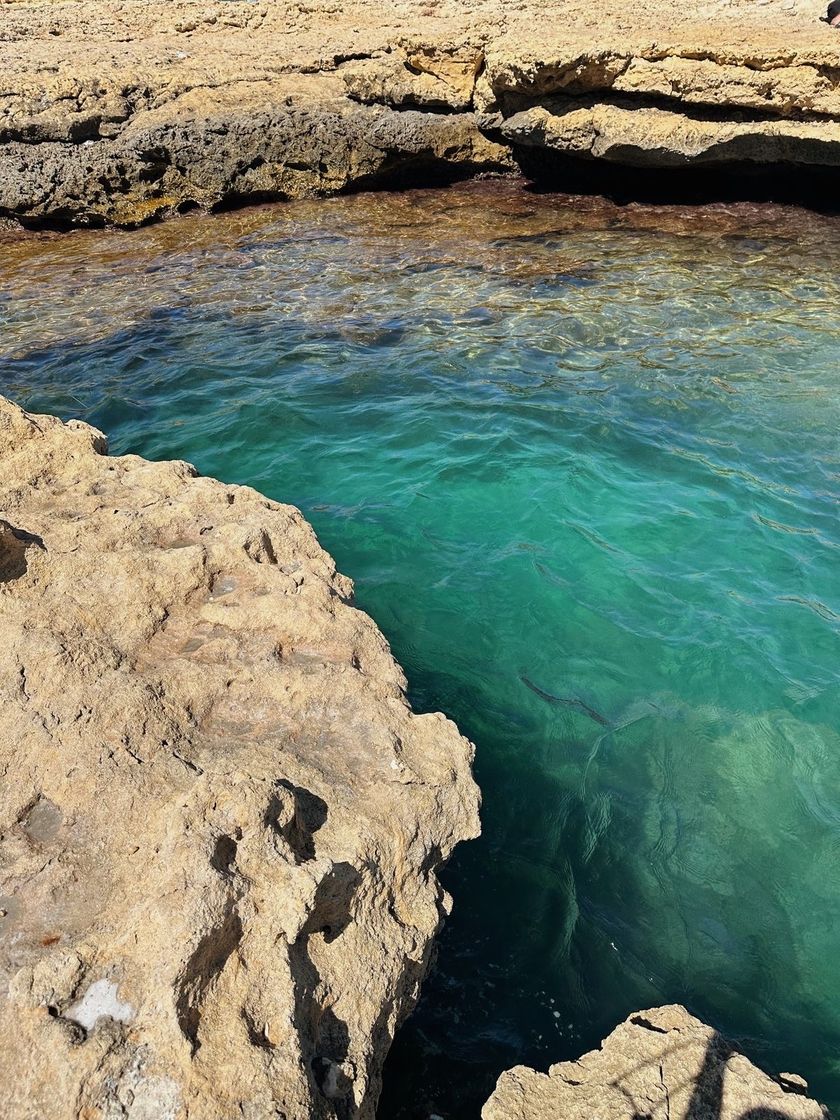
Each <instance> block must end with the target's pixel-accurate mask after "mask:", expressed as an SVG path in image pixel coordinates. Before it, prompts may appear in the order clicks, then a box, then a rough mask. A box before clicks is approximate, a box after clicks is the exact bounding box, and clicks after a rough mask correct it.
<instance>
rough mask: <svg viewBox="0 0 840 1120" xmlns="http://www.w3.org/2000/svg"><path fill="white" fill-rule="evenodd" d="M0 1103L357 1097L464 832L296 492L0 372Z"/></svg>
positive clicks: (32, 1109) (239, 1112) (101, 1113)
mask: <svg viewBox="0 0 840 1120" xmlns="http://www.w3.org/2000/svg"><path fill="white" fill-rule="evenodd" d="M0 470H1V472H2V473H1V474H0V477H2V490H0V658H1V659H2V667H3V671H2V674H0V764H2V772H3V774H4V779H3V782H2V787H0V998H2V1002H3V1004H4V1008H3V1011H2V1014H0V1055H2V1061H0V1064H2V1067H3V1069H4V1071H5V1072H6V1076H5V1077H4V1114H5V1115H6V1116H8V1117H9V1118H10V1120H11V1118H15V1120H23V1118H30V1117H35V1116H49V1117H51V1120H62V1118H67V1120H71V1118H72V1120H81V1118H85V1120H93V1118H95V1117H99V1118H102V1120H105V1118H112V1117H125V1118H130V1120H141V1118H145V1120H151V1118H152V1117H153V1118H154V1120H175V1118H176V1117H178V1118H180V1117H184V1116H186V1115H189V1116H190V1117H192V1118H193V1120H215V1118H218V1120H230V1117H232V1116H234V1115H236V1116H242V1117H245V1118H248V1120H262V1118H268V1117H279V1116H281V1115H282V1116H285V1117H289V1118H302V1117H325V1116H336V1117H340V1118H342V1120H346V1118H349V1117H355V1116H360V1117H369V1116H372V1114H373V1111H374V1108H375V1104H376V1100H377V1097H378V1092H379V1085H380V1074H381V1067H382V1063H383V1061H384V1058H385V1054H386V1052H387V1049H388V1046H389V1044H390V1041H391V1038H392V1036H393V1033H394V1030H395V1028H396V1026H397V1025H398V1023H399V1022H400V1021H401V1019H402V1018H403V1017H404V1016H405V1015H406V1014H407V1012H408V1011H409V1010H410V1009H411V1007H412V1006H413V1003H414V1001H415V999H416V996H417V994H418V988H419V984H420V981H421V979H422V977H423V975H424V973H425V971H426V968H427V965H428V962H429V955H430V949H431V943H432V937H433V935H434V933H435V931H436V930H437V928H438V926H439V923H440V920H441V918H442V916H443V915H444V913H445V912H447V910H448V906H449V900H448V897H447V895H446V893H445V892H444V891H443V890H442V888H441V887H440V885H439V883H438V880H437V878H436V875H435V869H436V868H437V867H438V866H439V865H440V863H441V862H442V861H443V860H444V859H446V857H447V856H448V855H449V854H450V852H451V850H452V848H453V846H454V845H455V844H456V843H457V842H458V841H459V840H462V839H467V838H469V837H472V836H475V835H476V834H477V832H478V813H477V809H478V791H477V789H476V786H475V784H474V782H473V780H472V777H471V772H470V763H471V759H472V747H471V745H470V744H469V743H468V742H467V741H466V740H465V739H463V738H462V737H461V736H460V735H459V734H458V731H457V729H456V728H455V726H454V725H453V724H452V723H450V722H449V721H448V720H446V719H445V718H444V717H443V716H441V715H437V714H429V715H414V714H412V712H411V710H410V708H409V707H408V704H407V702H406V700H405V696H404V687H405V681H404V678H403V675H402V673H401V671H400V669H399V667H398V666H397V665H396V664H395V662H394V660H393V658H392V656H391V653H390V650H389V648H388V645H387V643H386V642H385V639H384V638H383V637H382V635H381V633H380V632H379V630H378V629H377V628H376V626H375V625H374V623H373V622H372V621H371V620H370V619H369V618H368V617H367V616H366V615H365V614H364V613H362V612H361V611H359V610H357V609H356V608H354V607H353V605H352V602H351V590H352V588H351V584H350V581H349V580H347V579H346V578H345V577H343V576H341V575H338V574H337V573H336V571H335V567H334V565H333V562H332V560H331V559H330V557H329V556H328V555H327V554H326V553H325V552H324V551H323V550H322V549H321V548H320V546H319V545H318V542H317V540H316V539H315V536H314V533H313V532H312V530H311V528H310V527H309V525H308V524H307V523H306V521H305V520H304V519H303V517H302V516H301V515H300V514H299V513H298V511H297V510H295V509H293V508H291V507H289V506H283V505H278V504H277V503H276V502H272V501H269V500H267V499H266V498H264V497H262V496H261V495H259V494H258V493H256V491H254V490H251V489H249V488H246V487H239V486H225V485H223V484H222V483H220V482H216V481H213V480H211V479H206V478H200V477H197V475H196V472H195V471H194V469H193V468H192V467H190V466H189V465H188V464H186V463H182V462H164V463H151V462H147V461H145V460H143V459H141V458H139V457H137V456H122V457H114V458H111V457H108V455H107V447H106V442H105V439H104V437H103V436H102V435H101V433H99V432H97V431H96V430H95V429H93V428H91V427H89V426H88V425H86V424H83V423H80V422H74V421H70V422H69V423H66V424H64V423H62V422H61V421H59V420H57V419H55V418H53V417H48V416H33V415H29V414H27V413H25V412H24V411H22V410H21V409H19V408H17V407H16V406H15V405H13V404H11V403H10V402H9V401H7V400H5V399H4V398H2V397H0Z"/></svg>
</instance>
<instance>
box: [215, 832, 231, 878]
mask: <svg viewBox="0 0 840 1120" xmlns="http://www.w3.org/2000/svg"><path fill="white" fill-rule="evenodd" d="M235 859H236V841H235V840H234V839H233V837H232V836H220V837H219V838H218V839H217V840H216V843H215V845H214V847H213V854H212V856H211V857H210V865H211V866H212V867H213V868H214V870H216V871H218V872H219V874H220V875H229V874H230V872H231V869H232V867H233V863H234V860H235Z"/></svg>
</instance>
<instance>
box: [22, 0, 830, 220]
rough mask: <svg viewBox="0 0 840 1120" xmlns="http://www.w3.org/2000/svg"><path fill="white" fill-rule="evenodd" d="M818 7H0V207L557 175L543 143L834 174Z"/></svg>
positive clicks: (335, 2)
mask: <svg viewBox="0 0 840 1120" xmlns="http://www.w3.org/2000/svg"><path fill="white" fill-rule="evenodd" d="M824 7H825V5H824V3H823V2H822V0H761V2H760V3H758V2H756V0H716V2H713V3H709V4H706V5H702V4H701V5H699V6H694V5H686V4H681V3H678V0H645V2H644V3H642V2H641V0H633V2H629V3H624V4H621V5H614V6H613V8H611V9H610V8H606V9H605V8H603V7H597V6H593V5H592V4H591V3H588V2H586V0H519V2H517V3H511V2H509V0H469V2H466V3H465V2H463V0H428V3H427V4H425V5H424V4H423V3H419V2H418V3H411V4H408V3H402V2H400V0H385V2H383V3H377V4H370V3H366V2H362V0H306V2H305V3H304V2H303V0H276V2H275V0H256V2H254V3H252V2H248V0H169V2H164V0H142V2H138V0H37V2H34V3H33V2H27V0H6V2H5V3H3V2H0V63H2V66H3V72H4V81H3V88H2V90H0V214H5V215H8V216H12V217H15V218H17V219H19V220H21V221H26V222H29V223H33V224H37V223H66V224H102V223H105V222H112V223H117V224H124V225H135V224H139V223H141V222H143V221H146V220H148V219H150V218H152V217H155V216H157V215H161V214H167V213H172V212H176V211H179V210H183V209H186V208H189V207H192V206H201V207H207V208H212V207H215V206H219V205H222V204H233V203H235V202H238V201H242V200H253V199H260V198H265V197H274V198H278V197H279V198H284V197H285V198H295V197H300V196H301V195H307V194H317V193H326V192H332V191H338V190H342V189H344V188H347V187H350V186H369V185H372V184H377V183H382V182H394V181H395V179H396V180H397V181H399V180H402V181H405V182H408V183H413V184H416V183H418V182H422V181H428V180H429V178H430V177H432V178H453V177H457V176H466V175H474V174H477V173H500V172H506V171H512V170H514V169H516V168H517V167H519V166H520V165H521V164H523V162H524V164H525V165H526V166H527V167H528V168H529V169H530V170H531V171H532V172H533V173H534V174H536V175H540V174H544V175H545V176H546V177H548V178H549V179H550V180H551V181H552V182H553V184H554V185H556V186H560V187H562V186H563V185H564V183H563V172H562V170H560V171H558V170H557V168H556V162H553V161H556V157H558V156H560V157H563V158H570V159H573V160H580V161H583V162H584V163H588V164H598V165H600V164H606V165H609V164H619V165H622V166H624V167H636V168H656V169H662V170H666V169H668V170H672V171H673V170H679V169H681V168H682V169H685V168H695V167H719V168H724V169H731V168H740V169H744V168H746V167H753V168H755V167H762V166H767V167H773V168H774V169H777V168H787V169H790V168H800V167H807V168H809V169H814V168H820V169H823V170H824V171H826V172H828V173H831V172H833V170H834V169H836V168H837V167H838V165H840V32H836V31H833V30H831V29H829V28H828V27H827V26H826V25H825V24H823V23H820V22H819V18H818V17H819V16H820V15H821V14H822V12H823V10H824ZM535 155H536V157H537V158H535ZM541 155H545V157H546V159H545V160H541V159H540V158H539V157H540V156H541ZM773 174H774V175H775V174H776V171H775V170H774V171H773ZM617 177H618V178H620V175H618V176H617ZM830 182H831V183H833V180H830ZM835 186H836V184H835Z"/></svg>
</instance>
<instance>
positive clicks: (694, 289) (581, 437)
mask: <svg viewBox="0 0 840 1120" xmlns="http://www.w3.org/2000/svg"><path fill="white" fill-rule="evenodd" d="M838 307H840V229H838V226H837V224H836V223H832V222H830V221H829V220H827V219H816V218H803V217H802V216H799V215H796V214H785V213H782V212H778V211H743V212H740V211H727V210H725V209H711V210H708V211H700V212H696V213H694V214H688V213H684V212H677V211H665V210H663V211H651V210H638V211H619V210H616V209H615V208H613V207H610V206H607V205H606V204H600V203H597V202H591V203H578V204H574V203H572V202H571V201H570V200H568V199H563V198H557V197H550V196H543V197H538V196H533V195H529V194H527V193H526V192H525V191H523V190H522V189H521V188H519V187H514V186H510V185H506V186H500V185H496V186H472V187H463V188H459V189H457V190H453V191H450V192H422V193H420V194H417V195H378V196H372V197H367V198H354V199H338V200H333V201H331V202H322V203H318V204H300V205H297V204H295V205H291V206H287V207H275V208H268V209H264V210H259V211H253V212H250V213H245V214H239V215H227V216H224V217H217V218H215V219H212V220H202V219H198V218H190V219H185V220H183V221H182V222H179V223H176V224H175V225H172V226H168V227H163V228H161V229H158V230H152V231H144V232H140V233H136V234H103V233H100V234H97V235H86V234H80V235H73V236H71V237H67V238H42V239H27V240H26V241H25V242H22V243H19V242H17V241H12V240H10V241H8V242H6V243H3V244H0V308H2V334H1V335H0V338H1V339H2V352H3V355H4V357H3V363H2V367H0V390H2V391H3V392H5V393H7V394H8V395H11V396H12V397H14V398H15V399H17V400H18V401H19V402H20V403H22V404H24V405H26V406H27V407H31V408H34V409H38V410H49V411H55V412H57V413H59V414H61V415H63V416H71V415H73V416H81V417H84V418H85V419H88V420H90V421H91V422H93V423H95V424H97V425H98V426H100V427H102V428H104V429H106V430H107V431H109V432H110V434H111V437H112V449H113V450H114V451H116V452H122V451H127V450H131V451H136V452H140V453H142V454H144V455H147V456H153V457H161V456H168V457H179V458H186V459H189V460H191V461H192V462H194V463H195V464H196V465H197V466H198V467H199V469H201V470H202V471H203V472H205V473H211V474H214V475H218V476H220V477H222V478H224V479H225V480H230V481H240V482H247V483H250V484H252V485H254V486H256V487H258V488H260V489H261V490H263V491H265V492H266V493H267V494H269V495H271V496H273V497H276V498H280V499H283V500H289V501H292V502H295V503H296V504H298V505H299V506H301V507H302V509H303V510H304V511H305V512H306V514H307V516H308V517H309V518H310V519H311V521H312V522H313V523H314V525H315V527H316V529H317V531H318V533H319V535H320V537H321V540H322V542H323V543H324V545H325V546H326V547H327V548H328V549H329V550H330V551H331V552H332V553H333V554H334V555H335V557H336V558H337V560H338V563H339V565H340V567H341V568H342V569H343V570H344V571H346V572H347V573H349V574H351V575H352V576H353V577H354V578H355V580H356V587H357V594H358V600H359V602H360V604H361V605H362V606H363V607H364V608H365V609H366V610H368V611H369V612H370V613H371V614H372V615H373V616H374V617H375V619H376V620H377V622H378V623H379V625H380V626H381V628H382V629H383V631H384V632H385V634H386V635H387V636H388V638H389V639H390V641H391V643H392V645H393V648H394V651H395V654H396V656H397V657H398V659H399V660H400V661H401V662H402V664H403V665H404V667H405V669H406V671H407V674H408V677H409V681H410V684H411V695H412V700H413V702H414V704H415V706H416V707H417V708H418V709H421V710H427V709H442V710H443V711H445V712H446V713H447V714H449V715H450V716H452V717H453V718H454V719H455V720H457V721H458V723H459V724H460V726H461V727H462V729H463V730H464V731H465V733H467V734H468V735H469V736H470V737H471V738H472V739H473V740H474V741H475V742H476V744H477V750H478V753H477V761H476V773H477V777H478V779H479V782H480V784H481V786H482V788H483V792H484V810H483V821H484V835H483V837H482V839H481V840H480V841H478V842H476V843H473V844H470V845H466V846H463V847H462V848H461V849H460V850H459V852H458V854H457V856H456V858H455V859H454V860H453V862H452V863H451V864H450V867H449V868H448V870H447V872H446V873H445V876H444V877H445V881H446V885H447V887H448V888H449V889H450V890H451V891H452V893H453V894H454V896H455V900H456V905H455V910H454V913H453V916H452V919H451V921H450V922H449V924H448V927H447V928H446V930H445V932H444V934H443V936H442V938H441V940H440V953H439V959H438V965H437V968H436V971H435V973H434V975H433V976H432V977H431V979H430V980H429V982H428V984H427V986H426V988H425V992H424V996H423V999H422V1001H421V1004H420V1006H419V1008H418V1011H417V1012H416V1014H415V1015H414V1017H413V1018H412V1019H411V1020H410V1022H409V1023H408V1024H407V1026H406V1027H405V1028H404V1030H403V1032H402V1034H401V1036H400V1037H399V1038H398V1040H397V1043H396V1045H395V1048H394V1050H393V1053H392V1056H391V1058H390V1059H389V1062H388V1067H387V1074H386V1088H385V1094H384V1099H383V1104H382V1108H381V1115H382V1116H383V1117H385V1118H396V1117H415V1116H416V1117H426V1116H428V1115H429V1113H430V1112H434V1113H437V1114H439V1115H441V1116H443V1117H445V1118H447V1120H450V1118H453V1120H460V1118H462V1117H463V1118H467V1117H475V1116H477V1112H478V1107H479V1105H480V1103H481V1101H482V1100H483V1099H484V1098H485V1097H486V1096H487V1094H488V1093H489V1091H490V1089H491V1088H492V1085H493V1083H494V1081H495V1078H496V1077H497V1076H498V1074H499V1073H500V1072H501V1070H502V1069H504V1068H506V1067H508V1066H510V1065H512V1064H515V1063H517V1062H523V1061H524V1062H527V1063H529V1064H535V1065H537V1066H541V1067H543V1068H545V1067H546V1066H547V1065H548V1064H549V1063H550V1062H552V1061H556V1060H559V1059H562V1058H566V1057H570V1056H575V1055H577V1054H579V1053H580V1052H581V1051H582V1050H583V1049H584V1048H587V1047H590V1046H592V1045H593V1044H597V1042H598V1041H599V1039H600V1038H601V1037H602V1036H603V1035H604V1034H605V1033H606V1032H607V1031H608V1030H609V1029H610V1028H611V1027H612V1026H613V1025H614V1024H615V1023H616V1022H617V1021H618V1020H620V1019H621V1018H623V1017H624V1016H625V1015H626V1014H627V1013H628V1012H630V1011H631V1010H634V1009H637V1008H643V1007H647V1006H652V1005H656V1004H659V1003H662V1002H670V1001H679V1002H682V1003H685V1004H686V1005H687V1006H688V1007H689V1008H690V1009H692V1010H693V1011H695V1012H696V1013H697V1014H699V1015H701V1016H702V1017H704V1018H706V1019H707V1020H708V1021H710V1022H711V1023H713V1024H714V1025H716V1026H717V1027H719V1028H720V1029H721V1030H722V1031H723V1032H724V1033H726V1034H727V1035H728V1036H730V1037H732V1038H735V1039H738V1040H740V1041H741V1044H742V1045H743V1047H744V1049H745V1050H746V1051H747V1053H748V1054H749V1055H750V1057H752V1058H753V1059H754V1060H756V1061H757V1062H759V1063H760V1064H762V1065H765V1066H766V1067H767V1068H769V1069H771V1070H773V1071H777V1070H794V1071H797V1072H799V1073H801V1074H803V1075H804V1076H806V1077H807V1078H808V1080H809V1082H810V1084H811V1089H812V1091H813V1092H815V1093H816V1094H819V1095H821V1096H822V1097H823V1098H824V1099H826V1100H827V1101H828V1102H829V1103H830V1104H833V1105H834V1106H836V1105H837V1104H838V1103H839V1102H840V1064H838V1058H839V1057H840V967H838V957H840V925H838V902H839V901H840V859H839V858H838V856H840V657H838V618H839V617H840V523H839V522H838V506H837V498H838V491H840V437H839V436H838V432H840V372H838V361H837V359H838V330H837V328H836V315H837V309H838Z"/></svg>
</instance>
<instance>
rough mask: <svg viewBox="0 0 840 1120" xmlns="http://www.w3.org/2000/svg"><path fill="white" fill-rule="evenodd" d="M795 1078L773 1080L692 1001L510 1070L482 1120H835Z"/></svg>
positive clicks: (786, 1076)
mask: <svg viewBox="0 0 840 1120" xmlns="http://www.w3.org/2000/svg"><path fill="white" fill-rule="evenodd" d="M807 1090H808V1086H807V1085H806V1084H805V1082H804V1081H803V1080H802V1079H801V1078H799V1077H797V1076H795V1075H794V1074H780V1075H779V1076H778V1077H769V1076H768V1075H767V1074H766V1073H762V1072H761V1070H759V1069H756V1067H755V1066H754V1065H752V1063H751V1062H749V1061H748V1060H747V1059H746V1058H745V1057H744V1056H743V1054H741V1053H739V1052H738V1050H737V1049H736V1048H735V1047H734V1046H733V1045H732V1044H731V1043H729V1042H727V1041H726V1040H725V1039H724V1038H722V1037H721V1036H720V1035H719V1034H718V1033H717V1031H715V1030H713V1029H712V1028H711V1027H708V1026H706V1025H705V1024H704V1023H701V1022H700V1020H699V1019H695V1018H694V1016H693V1015H689V1013H688V1012H687V1011H686V1010H685V1008H684V1007H679V1006H677V1005H671V1006H668V1007H655V1008H653V1009H652V1010H650V1011H640V1012H637V1013H636V1014H633V1015H631V1016H630V1017H629V1018H628V1019H627V1021H626V1022H624V1023H622V1024H621V1026H619V1027H617V1028H616V1029H615V1030H614V1031H613V1033H612V1034H611V1035H610V1036H609V1038H607V1039H606V1040H605V1042H604V1043H603V1044H602V1046H601V1049H600V1050H593V1051H591V1052H590V1053H588V1054H584V1055H583V1057H581V1058H579V1059H578V1060H577V1061H574V1062H561V1063H560V1064H559V1065H555V1066H552V1067H551V1069H550V1070H549V1071H548V1073H537V1072H536V1071H535V1070H533V1069H527V1068H526V1067H525V1066H517V1067H516V1068H515V1069H511V1070H508V1071H507V1072H506V1073H503V1074H502V1076H501V1077H500V1078H499V1082H498V1084H497V1086H496V1089H495V1092H494V1093H493V1095H492V1096H491V1097H490V1099H489V1100H488V1102H487V1104H486V1105H485V1106H484V1109H483V1110H482V1117H483V1120H558V1118H560V1117H562V1118H563V1120H591V1117H593V1116H597V1117H599V1118H600V1120H639V1118H640V1117H647V1118H649V1120H827V1118H828V1112H827V1111H826V1109H824V1108H823V1106H822V1105H820V1104H818V1103H817V1102H816V1101H814V1100H811V1099H809V1097H808V1096H807Z"/></svg>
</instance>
